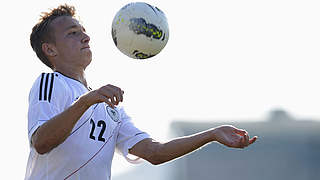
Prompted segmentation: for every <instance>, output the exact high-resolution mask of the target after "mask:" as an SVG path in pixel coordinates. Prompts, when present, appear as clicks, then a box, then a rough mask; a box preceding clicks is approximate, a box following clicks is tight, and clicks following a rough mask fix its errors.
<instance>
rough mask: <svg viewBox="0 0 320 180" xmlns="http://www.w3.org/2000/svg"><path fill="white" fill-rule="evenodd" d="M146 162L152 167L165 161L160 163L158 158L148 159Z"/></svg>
mask: <svg viewBox="0 0 320 180" xmlns="http://www.w3.org/2000/svg"><path fill="white" fill-rule="evenodd" d="M148 162H150V163H151V164H152V165H160V164H162V163H164V162H165V161H162V160H161V159H159V158H150V159H148Z"/></svg>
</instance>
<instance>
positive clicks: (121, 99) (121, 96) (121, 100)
mask: <svg viewBox="0 0 320 180" xmlns="http://www.w3.org/2000/svg"><path fill="white" fill-rule="evenodd" d="M120 91H121V93H120V102H123V94H124V91H122V90H120Z"/></svg>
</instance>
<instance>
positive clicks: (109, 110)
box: [106, 106, 120, 122]
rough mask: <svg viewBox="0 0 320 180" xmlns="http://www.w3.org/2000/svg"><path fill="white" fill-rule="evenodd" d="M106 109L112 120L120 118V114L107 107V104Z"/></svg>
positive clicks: (115, 120)
mask: <svg viewBox="0 0 320 180" xmlns="http://www.w3.org/2000/svg"><path fill="white" fill-rule="evenodd" d="M106 109H107V113H108V115H109V116H110V117H111V119H112V120H113V121H114V122H118V121H119V119H120V116H119V113H118V111H116V110H114V109H112V108H111V107H109V106H107V107H106Z"/></svg>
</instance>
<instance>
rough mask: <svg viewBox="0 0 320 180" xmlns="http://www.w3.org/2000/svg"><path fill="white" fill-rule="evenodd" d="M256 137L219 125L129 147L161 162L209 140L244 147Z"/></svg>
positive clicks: (194, 148) (192, 149)
mask: <svg viewBox="0 0 320 180" xmlns="http://www.w3.org/2000/svg"><path fill="white" fill-rule="evenodd" d="M256 139H257V137H256V136H255V137H253V138H252V139H249V136H248V133H247V132H246V131H244V130H240V129H237V128H235V127H233V126H220V127H217V128H214V129H210V130H207V131H204V132H200V133H197V134H194V135H191V136H185V137H180V138H177V139H173V140H171V141H169V142H167V143H160V142H156V141H154V140H153V139H145V140H143V141H141V142H139V143H137V144H136V145H135V146H133V148H131V149H130V151H129V152H130V153H131V154H133V155H136V156H138V157H141V158H143V159H145V160H147V161H149V162H150V163H152V164H161V163H164V162H167V161H170V160H173V159H175V158H178V157H181V156H183V155H185V154H188V153H190V152H192V151H194V150H196V149H198V148H200V147H202V146H204V145H205V144H207V143H209V142H213V141H216V142H220V143H221V144H224V145H226V146H228V147H234V148H244V147H247V146H248V145H250V144H252V143H254V142H255V141H256Z"/></svg>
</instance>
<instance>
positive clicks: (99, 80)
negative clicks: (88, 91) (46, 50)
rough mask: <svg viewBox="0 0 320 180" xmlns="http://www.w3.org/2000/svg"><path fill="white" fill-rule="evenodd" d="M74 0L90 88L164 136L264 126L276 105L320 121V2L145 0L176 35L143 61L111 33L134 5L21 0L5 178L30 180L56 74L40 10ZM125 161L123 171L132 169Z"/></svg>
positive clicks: (4, 27)
mask: <svg viewBox="0 0 320 180" xmlns="http://www.w3.org/2000/svg"><path fill="white" fill-rule="evenodd" d="M64 2H67V3H69V4H71V5H75V7H76V9H77V13H78V15H79V16H80V19H81V21H82V22H83V25H84V26H85V28H86V30H87V32H88V34H89V35H90V37H91V41H90V46H91V50H92V51H93V61H92V63H91V65H90V66H89V67H88V69H87V79H88V81H89V84H90V86H91V87H93V88H94V89H95V88H99V87H100V86H103V85H106V84H109V83H110V84H114V85H116V86H119V87H121V88H122V89H123V90H124V91H125V96H124V103H123V104H122V106H124V107H125V109H126V111H127V113H128V114H129V115H130V116H131V117H132V118H133V121H134V123H135V124H136V126H138V127H139V128H140V129H142V130H145V131H147V132H148V133H150V134H151V136H152V137H154V138H155V139H159V140H165V139H167V137H168V135H167V133H168V129H169V125H170V123H171V122H172V121H173V120H177V119H178V120H187V121H197V122H201V121H208V120H212V121H213V120H215V121H240V120H247V119H249V120H256V119H263V118H264V117H265V115H266V114H267V113H268V111H269V110H270V109H272V108H283V109H285V110H288V111H289V112H290V113H292V114H293V115H294V116H296V117H303V118H314V119H320V111H319V107H320V95H319V92H320V85H319V77H320V71H319V67H320V66H319V63H318V61H319V60H320V53H319V52H320V51H319V49H320V33H319V32H320V23H319V17H320V11H319V9H320V1H317V0H268V1H262V0H242V1H239V0H225V1H209V0H197V1H174V0H161V1H156V0H149V1H145V2H148V3H149V4H152V5H155V6H157V7H158V8H160V9H161V10H162V11H164V12H165V14H166V16H167V18H168V23H169V31H170V35H169V36H170V37H169V41H168V44H167V46H166V47H165V48H164V49H163V51H162V52H161V53H160V54H158V55H157V56H155V57H153V58H152V59H149V60H145V61H138V60H134V59H130V58H128V57H127V56H125V55H123V54H122V53H121V52H120V51H119V50H118V49H117V48H116V47H115V45H114V44H113V41H112V37H111V23H112V19H113V17H114V15H115V14H116V12H117V11H118V10H119V9H120V8H121V7H122V6H124V5H125V4H127V3H129V2H130V1H127V0H108V1H89V0H86V1H85V0H77V1H76V0H69V1H53V0H50V1H40V0H30V1H15V0H11V1H6V3H5V4H2V5H1V10H0V15H1V16H0V17H1V30H0V31H1V35H2V37H1V40H2V41H1V42H2V43H0V46H1V55H2V68H1V69H2V70H1V71H0V73H1V74H0V78H1V82H2V88H1V93H0V97H1V100H2V101H1V102H2V103H1V104H2V111H1V112H2V114H3V116H2V122H4V124H3V125H2V131H1V135H2V136H1V137H2V140H3V141H2V142H3V143H2V148H1V156H2V157H1V165H2V167H4V169H3V170H2V172H1V174H0V176H1V177H0V179H4V177H7V179H23V178H24V174H25V168H26V163H27V158H28V153H29V146H28V139H27V108H28V94H29V90H30V88H31V86H32V84H33V82H34V80H35V79H36V78H37V77H38V76H39V74H40V73H42V72H50V69H48V68H46V67H45V65H43V64H42V63H41V62H40V61H39V60H38V59H37V57H36V55H35V53H34V52H33V51H32V49H31V46H30V43H29V35H30V32H31V28H32V27H33V25H34V24H35V23H36V22H37V21H38V19H39V15H40V12H43V11H48V9H49V8H53V7H56V6H57V5H59V4H62V3H64ZM208 128H210V127H208ZM117 158H118V157H117ZM121 161H122V160H121ZM119 164H121V163H119V162H118V160H116V161H115V163H114V167H113V168H114V172H115V173H121V172H122V171H124V170H123V168H122V166H121V167H120V165H119ZM2 176H3V177H2ZM9 177H10V178H9Z"/></svg>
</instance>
